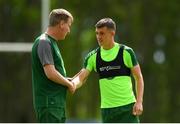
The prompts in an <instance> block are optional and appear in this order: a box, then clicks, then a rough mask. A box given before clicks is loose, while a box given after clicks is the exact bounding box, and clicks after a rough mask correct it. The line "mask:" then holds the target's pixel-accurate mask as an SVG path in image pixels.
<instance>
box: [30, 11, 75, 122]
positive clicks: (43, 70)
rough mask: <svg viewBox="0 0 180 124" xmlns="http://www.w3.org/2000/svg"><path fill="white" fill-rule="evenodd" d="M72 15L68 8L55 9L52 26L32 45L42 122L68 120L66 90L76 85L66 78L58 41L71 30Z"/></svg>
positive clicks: (36, 100)
mask: <svg viewBox="0 0 180 124" xmlns="http://www.w3.org/2000/svg"><path fill="white" fill-rule="evenodd" d="M72 22H73V17H72V15H71V14H70V13H69V12H68V11H67V10H65V9H54V10H52V11H51V13H50V15H49V26H48V28H47V30H46V32H45V33H43V34H42V35H40V36H39V37H38V38H36V40H35V42H34V44H33V47H32V86H33V103H34V108H35V112H36V116H37V119H38V121H39V122H43V123H59V122H61V123H62V122H65V119H66V117H65V105H66V90H67V89H69V91H70V92H71V93H74V91H75V89H76V86H75V85H74V84H73V83H72V82H70V81H69V80H67V79H66V71H65V68H64V63H63V59H62V56H61V53H60V50H59V48H58V46H57V42H59V41H60V40H63V39H65V37H66V35H67V33H69V32H70V27H71V23H72Z"/></svg>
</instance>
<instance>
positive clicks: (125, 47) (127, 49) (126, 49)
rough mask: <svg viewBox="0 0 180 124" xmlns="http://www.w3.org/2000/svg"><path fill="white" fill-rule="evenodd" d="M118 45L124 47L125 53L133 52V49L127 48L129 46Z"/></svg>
mask: <svg viewBox="0 0 180 124" xmlns="http://www.w3.org/2000/svg"><path fill="white" fill-rule="evenodd" d="M120 45H121V46H123V47H124V50H125V51H133V49H132V48H131V47H129V46H127V45H125V44H120Z"/></svg>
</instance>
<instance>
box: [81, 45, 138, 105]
mask: <svg viewBox="0 0 180 124" xmlns="http://www.w3.org/2000/svg"><path fill="white" fill-rule="evenodd" d="M100 49H101V53H100V55H101V58H102V59H103V60H104V61H107V62H109V61H112V60H114V59H115V58H116V57H117V54H118V51H119V49H120V44H118V43H115V46H114V47H113V48H111V49H109V50H105V49H103V48H102V47H101V48H100ZM96 55H97V49H96V50H93V51H91V52H90V53H89V54H88V55H87V56H86V58H85V61H84V68H86V69H87V70H89V71H92V70H94V71H95V72H96ZM123 60H124V64H125V65H126V66H127V67H128V68H132V67H134V66H136V65H137V64H138V61H137V59H136V56H135V53H134V51H133V50H132V49H131V48H130V47H127V46H125V47H124V50H123ZM99 85H100V94H101V108H112V107H118V106H123V105H127V104H130V103H133V102H135V101H136V99H135V96H134V93H133V89H132V81H131V77H130V76H116V77H114V78H112V79H107V78H103V79H100V80H99Z"/></svg>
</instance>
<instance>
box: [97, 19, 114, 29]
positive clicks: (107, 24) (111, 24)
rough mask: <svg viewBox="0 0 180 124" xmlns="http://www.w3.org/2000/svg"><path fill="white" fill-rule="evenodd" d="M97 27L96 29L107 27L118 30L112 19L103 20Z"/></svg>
mask: <svg viewBox="0 0 180 124" xmlns="http://www.w3.org/2000/svg"><path fill="white" fill-rule="evenodd" d="M95 27H96V28H102V27H107V28H109V29H113V30H116V23H115V22H114V21H113V20H112V19H111V18H103V19H101V20H99V21H98V22H97V23H96V25H95Z"/></svg>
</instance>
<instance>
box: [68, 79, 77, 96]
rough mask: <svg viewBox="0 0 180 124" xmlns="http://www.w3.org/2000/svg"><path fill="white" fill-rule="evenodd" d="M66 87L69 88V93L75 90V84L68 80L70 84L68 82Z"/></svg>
mask: <svg viewBox="0 0 180 124" xmlns="http://www.w3.org/2000/svg"><path fill="white" fill-rule="evenodd" d="M68 89H69V92H70V93H71V94H74V93H75V91H76V85H75V84H74V83H73V82H71V81H70V84H69V86H68Z"/></svg>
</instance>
